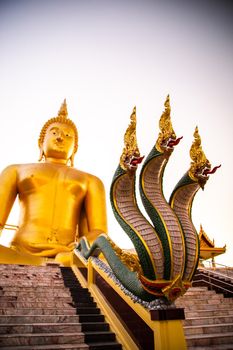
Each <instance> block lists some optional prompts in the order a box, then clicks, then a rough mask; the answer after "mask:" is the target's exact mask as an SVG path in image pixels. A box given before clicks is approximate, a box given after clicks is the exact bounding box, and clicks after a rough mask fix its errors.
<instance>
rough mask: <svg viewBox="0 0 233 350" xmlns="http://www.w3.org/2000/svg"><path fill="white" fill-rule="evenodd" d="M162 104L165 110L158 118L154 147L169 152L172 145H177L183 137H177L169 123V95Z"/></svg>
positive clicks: (171, 149)
mask: <svg viewBox="0 0 233 350" xmlns="http://www.w3.org/2000/svg"><path fill="white" fill-rule="evenodd" d="M164 106H165V110H164V112H163V114H162V115H161V117H160V120H159V128H160V133H159V136H158V139H157V141H156V148H157V149H158V151H159V152H161V153H164V152H168V153H171V152H172V151H173V149H174V146H176V145H178V143H179V142H180V140H181V139H182V138H183V137H179V138H177V137H176V134H175V132H174V130H173V127H172V123H171V106H170V97H169V95H167V98H166V101H165V103H164Z"/></svg>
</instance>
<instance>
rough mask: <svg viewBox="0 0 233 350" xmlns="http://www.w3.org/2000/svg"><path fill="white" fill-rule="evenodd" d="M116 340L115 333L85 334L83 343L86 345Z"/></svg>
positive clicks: (98, 332)
mask: <svg viewBox="0 0 233 350" xmlns="http://www.w3.org/2000/svg"><path fill="white" fill-rule="evenodd" d="M115 339H116V336H115V333H113V332H109V331H106V332H105V331H103V332H100V331H97V332H85V342H86V343H87V344H89V343H93V342H102V343H103V342H104V341H114V340H115Z"/></svg>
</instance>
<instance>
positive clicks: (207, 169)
mask: <svg viewBox="0 0 233 350" xmlns="http://www.w3.org/2000/svg"><path fill="white" fill-rule="evenodd" d="M193 136H194V141H193V143H192V146H191V148H190V157H191V160H192V162H191V167H190V169H189V176H190V177H191V179H192V180H194V181H196V182H198V183H199V185H200V186H201V188H202V189H204V186H205V184H206V181H207V180H208V179H209V175H210V174H213V173H215V171H216V170H217V169H218V168H219V167H220V166H221V165H218V166H215V167H214V168H213V169H211V164H210V162H209V160H208V159H207V158H206V155H205V153H204V151H203V150H202V146H201V138H200V135H199V132H198V127H196V129H195V131H194V134H193Z"/></svg>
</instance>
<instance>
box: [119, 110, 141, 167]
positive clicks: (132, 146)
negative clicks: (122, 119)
mask: <svg viewBox="0 0 233 350" xmlns="http://www.w3.org/2000/svg"><path fill="white" fill-rule="evenodd" d="M136 124H137V121H136V107H134V109H133V112H132V114H131V116H130V124H129V126H128V128H127V130H126V132H125V135H124V149H123V152H122V155H121V158H120V166H121V167H122V169H124V170H128V166H129V165H130V160H131V159H132V157H137V158H138V157H140V152H139V149H138V145H137V136H136ZM127 165H128V166H127Z"/></svg>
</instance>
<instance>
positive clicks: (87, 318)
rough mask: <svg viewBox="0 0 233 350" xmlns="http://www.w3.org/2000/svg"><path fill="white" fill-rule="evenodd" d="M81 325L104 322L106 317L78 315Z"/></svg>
mask: <svg viewBox="0 0 233 350" xmlns="http://www.w3.org/2000/svg"><path fill="white" fill-rule="evenodd" d="M78 317H79V321H80V322H81V323H86V322H95V323H96V322H104V315H101V314H86V315H85V314H80V315H78Z"/></svg>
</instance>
